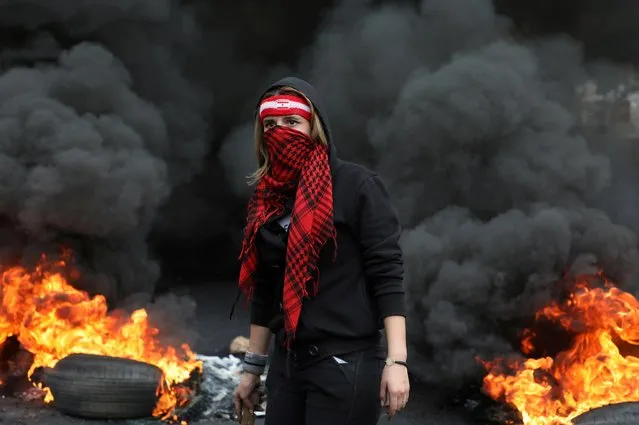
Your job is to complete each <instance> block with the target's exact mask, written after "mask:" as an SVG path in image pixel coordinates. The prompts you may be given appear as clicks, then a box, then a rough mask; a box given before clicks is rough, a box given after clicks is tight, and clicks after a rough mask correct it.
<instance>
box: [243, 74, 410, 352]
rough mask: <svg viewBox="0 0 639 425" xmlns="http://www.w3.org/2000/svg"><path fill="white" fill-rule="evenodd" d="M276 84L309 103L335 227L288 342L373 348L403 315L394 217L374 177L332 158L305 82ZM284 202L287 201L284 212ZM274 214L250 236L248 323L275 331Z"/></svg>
mask: <svg viewBox="0 0 639 425" xmlns="http://www.w3.org/2000/svg"><path fill="white" fill-rule="evenodd" d="M282 86H291V87H293V88H296V89H298V90H300V91H301V92H303V93H304V94H305V95H306V96H307V97H308V98H309V99H310V100H311V101H312V102H313V105H314V107H315V110H316V112H317V113H318V114H320V117H321V119H322V122H323V124H324V127H325V131H326V134H327V137H329V141H330V151H329V158H330V165H331V174H332V177H333V203H334V221H335V228H336V232H337V252H335V249H334V246H333V244H332V243H330V242H329V243H327V244H326V245H325V247H324V249H323V250H322V251H321V253H320V258H319V262H318V268H319V276H320V278H319V292H318V294H317V296H311V297H309V298H307V299H305V300H304V304H303V307H302V312H301V315H300V322H299V324H298V328H297V334H296V338H295V343H294V346H303V345H305V344H313V343H318V344H320V343H322V342H323V343H325V344H324V345H326V342H327V341H331V346H333V347H335V348H334V352H335V353H344V352H345V351H344V350H340V349H339V346H340V344H339V341H343V342H344V344H343V346H344V347H346V346H348V347H349V350H348V351H356V350H359V349H364V348H369V347H371V344H372V346H376V345H377V344H378V343H379V336H380V333H379V330H380V329H381V328H382V327H383V319H384V318H385V317H388V316H392V315H405V308H404V289H403V287H402V279H403V262H402V252H401V249H400V247H399V237H400V232H401V229H400V225H399V221H398V219H397V216H396V213H395V211H394V209H393V207H392V206H391V203H390V200H389V196H388V194H387V192H386V189H385V187H384V185H383V183H382V181H381V179H380V178H379V176H378V175H376V174H375V173H374V172H372V171H370V170H368V169H366V168H365V167H363V166H360V165H357V164H353V163H350V162H346V161H342V160H340V159H339V158H338V157H337V155H336V153H337V151H336V149H335V146H334V145H333V143H332V140H331V139H330V128H329V126H328V122H327V120H326V116H325V115H324V114H323V113H322V110H321V106H320V104H319V102H318V101H317V95H316V94H315V91H314V89H313V88H312V86H310V84H308V83H307V82H305V81H302V80H299V79H297V78H285V79H283V80H281V81H279V82H277V83H276V84H274V85H273V86H271V87H270V88H269V89H268V90H267V91H271V90H273V89H274V88H277V87H282ZM290 207H292V200H291V201H290V205H289V208H288V211H286V212H285V213H284V215H287V214H288V213H289V212H290ZM279 218H281V217H274V218H273V219H272V220H270V221H269V222H268V223H267V224H265V225H264V226H262V228H261V229H260V231H259V232H258V234H257V237H256V244H257V252H258V269H257V273H256V274H257V276H256V282H255V290H254V293H253V300H252V311H251V323H252V324H255V325H259V326H265V327H269V328H270V329H271V330H272V331H273V333H275V334H276V335H277V334H279V336H280V337H281V336H282V333H283V324H284V317H283V313H282V310H281V300H282V290H283V276H284V265H285V263H284V261H285V250H286V241H287V237H286V236H287V233H286V230H285V229H284V228H283V227H282V226H281V225H280V224H278V219H279ZM312 285H313V283H312V282H311V283H309V291H308V292H309V294H313V293H314V292H313V287H312ZM352 341H360V342H361V344H359V345H358V344H357V343H355V344H353V342H352ZM371 341H372V342H371ZM320 345H321V344H320ZM324 354H325V355H329V354H331V353H324ZM319 359H320V358H319V357H318V358H317V359H316V360H319Z"/></svg>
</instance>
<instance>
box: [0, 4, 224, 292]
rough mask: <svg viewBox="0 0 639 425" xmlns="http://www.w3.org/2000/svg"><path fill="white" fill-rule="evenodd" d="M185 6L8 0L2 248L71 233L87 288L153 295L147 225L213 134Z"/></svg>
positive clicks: (4, 13)
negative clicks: (194, 69)
mask: <svg viewBox="0 0 639 425" xmlns="http://www.w3.org/2000/svg"><path fill="white" fill-rule="evenodd" d="M187 12H188V11H187V10H185V9H180V8H178V4H177V3H176V2H173V1H170V0H146V1H133V2H132V1H128V0H122V1H115V2H114V1H110V2H95V1H72V2H69V1H49V0H47V1H28V0H22V1H11V2H3V4H2V5H0V28H2V30H3V34H4V35H5V36H4V37H3V45H4V48H3V49H2V54H0V62H1V64H2V67H3V70H4V72H3V73H2V74H0V128H1V130H2V131H1V135H0V163H1V164H2V167H1V168H2V171H0V173H1V177H0V194H1V196H0V198H2V199H1V201H0V215H2V217H3V218H4V219H5V220H6V221H5V222H4V223H3V227H4V229H3V233H6V234H7V235H13V236H11V237H8V238H4V239H3V248H4V251H3V254H2V255H3V258H4V259H8V258H19V257H21V256H22V257H23V259H25V260H29V259H34V258H36V256H35V255H34V254H33V253H34V252H42V250H44V251H50V252H55V251H57V248H58V245H59V244H60V243H64V244H65V245H67V246H70V247H72V248H73V250H74V253H75V255H76V257H77V259H78V261H79V266H80V267H81V268H82V270H83V274H82V278H81V280H80V281H79V282H77V284H78V285H80V286H81V287H82V288H85V289H88V290H90V291H91V292H99V293H102V294H104V295H106V296H107V297H108V298H109V299H110V300H111V301H120V300H122V299H123V298H126V297H129V296H132V295H134V294H138V295H136V297H139V296H140V295H139V294H146V295H145V297H146V298H148V297H149V296H150V295H151V294H152V292H153V288H154V286H155V284H156V282H157V280H158V278H159V276H160V267H159V264H158V263H157V262H156V261H155V260H153V259H152V258H151V256H150V254H149V249H148V246H147V243H146V239H147V237H148V234H149V231H150V230H151V227H152V225H153V223H154V220H156V218H157V214H158V211H159V208H160V207H161V206H162V205H163V204H164V203H165V202H166V200H167V199H168V196H169V194H170V193H171V191H172V190H173V189H174V188H175V187H176V186H177V185H179V184H182V183H184V182H187V181H189V180H190V179H191V178H192V176H193V175H194V174H196V173H197V172H198V171H199V170H200V169H201V168H202V163H203V159H204V156H205V154H206V152H207V149H208V143H209V141H208V137H209V134H208V125H209V124H208V113H209V108H210V106H211V104H212V98H211V96H210V94H209V92H207V91H204V90H201V87H202V86H201V85H199V83H198V80H197V79H196V78H193V77H192V76H191V75H190V74H189V67H188V61H189V60H190V58H191V56H192V55H193V54H194V49H193V48H191V47H190V46H192V45H196V44H197V43H196V41H198V40H199V39H200V36H201V34H200V28H199V27H198V26H197V25H196V23H195V21H194V20H193V18H192V16H191V15H190V14H189V13H187ZM25 235H26V236H25ZM16 241H19V242H20V243H16Z"/></svg>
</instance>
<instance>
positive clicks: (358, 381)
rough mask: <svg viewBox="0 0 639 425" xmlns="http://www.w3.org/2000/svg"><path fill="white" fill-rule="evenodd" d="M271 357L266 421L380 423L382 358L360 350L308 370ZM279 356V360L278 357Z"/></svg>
mask: <svg viewBox="0 0 639 425" xmlns="http://www.w3.org/2000/svg"><path fill="white" fill-rule="evenodd" d="M278 357H280V361H273V362H272V363H271V368H270V370H269V373H268V376H267V377H266V389H267V407H266V423H265V425H376V424H377V422H378V420H379V417H380V414H381V407H380V400H379V385H380V380H381V374H382V369H383V361H382V360H381V359H380V358H379V356H376V355H375V353H372V352H369V351H358V352H354V353H349V354H344V355H339V356H336V357H337V359H336V358H334V357H333V356H329V357H327V358H324V359H322V360H320V361H318V362H316V363H313V364H312V365H310V366H307V367H305V368H299V367H298V366H297V365H296V364H292V365H290V366H289V372H290V373H289V376H288V377H287V376H286V362H285V361H282V360H281V359H282V356H278ZM274 360H275V359H274Z"/></svg>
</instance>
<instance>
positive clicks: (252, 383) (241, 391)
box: [233, 372, 260, 423]
mask: <svg viewBox="0 0 639 425" xmlns="http://www.w3.org/2000/svg"><path fill="white" fill-rule="evenodd" d="M259 385H260V377H259V376H258V375H254V374H252V373H247V372H244V373H243V374H242V377H241V378H240V383H239V385H238V386H237V388H236V389H235V392H233V403H234V404H235V416H236V417H237V421H238V422H239V423H242V407H243V406H245V407H247V408H248V409H249V410H250V411H253V407H254V405H255V404H256V403H257V402H258V398H259V397H258V395H257V392H256V389H257V387H258V386H259Z"/></svg>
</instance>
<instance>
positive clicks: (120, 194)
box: [0, 0, 639, 385]
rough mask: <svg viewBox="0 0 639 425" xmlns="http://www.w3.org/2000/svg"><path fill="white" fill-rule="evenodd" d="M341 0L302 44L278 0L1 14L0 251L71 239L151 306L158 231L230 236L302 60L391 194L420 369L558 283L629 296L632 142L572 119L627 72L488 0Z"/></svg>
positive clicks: (101, 277) (97, 284) (97, 267)
mask: <svg viewBox="0 0 639 425" xmlns="http://www.w3.org/2000/svg"><path fill="white" fill-rule="evenodd" d="M328 3H330V2H328V1H327V2H316V3H315V2H314V3H313V4H312V7H317V8H321V7H324V6H326V5H328ZM333 3H335V5H334V7H332V8H331V9H330V10H328V13H326V14H325V15H323V16H324V20H323V21H322V22H321V23H320V24H319V27H318V28H317V29H316V32H315V33H314V36H315V38H314V39H311V37H310V36H311V35H313V34H312V31H311V30H309V28H311V29H312V28H313V27H312V25H314V24H316V22H315V21H316V16H318V15H317V14H310V13H307V12H306V11H305V12H304V13H301V12H300V16H298V17H296V19H289V24H290V25H291V26H292V25H297V26H298V27H299V28H295V29H291V32H293V33H295V34H296V35H297V36H296V37H295V39H294V40H292V39H291V37H290V34H289V33H283V32H281V31H280V32H278V31H277V30H271V26H272V22H275V21H276V20H277V16H276V15H277V13H280V11H281V10H282V7H280V6H282V5H281V4H279V3H278V5H279V6H278V7H273V6H271V5H270V3H269V5H270V6H268V7H266V6H265V7H264V8H263V9H259V10H257V9H255V8H256V7H258V6H256V3H255V2H251V7H250V8H251V10H252V11H253V13H251V14H249V13H247V12H246V11H244V9H243V7H244V6H243V3H241V2H239V3H234V4H235V5H236V7H231V6H229V7H228V8H225V9H224V10H222V9H220V10H213V9H212V8H211V6H210V4H209V2H205V1H201V2H199V1H192V2H184V4H179V3H178V2H176V1H170V0H139V1H126V0H121V1H110V2H96V1H88V0H84V1H74V2H70V1H63V0H60V1H51V0H47V1H45V0H37V1H36V0H15V1H12V2H4V3H3V4H2V5H0V28H1V29H2V30H3V31H5V30H6V31H7V32H8V33H9V34H13V33H15V34H13V35H12V37H15V38H16V40H12V39H11V37H5V38H4V39H3V40H4V41H3V43H6V46H5V48H4V49H3V50H2V51H1V52H0V65H1V66H2V69H3V73H2V74H0V128H2V130H3V131H2V132H1V133H0V134H1V135H0V163H2V165H3V166H2V167H1V168H0V169H1V170H2V171H0V173H1V178H0V195H2V196H0V215H2V217H3V219H4V220H5V221H4V222H2V223H1V224H0V235H1V236H2V241H3V246H4V247H6V249H4V250H2V251H0V257H2V258H1V259H2V260H3V261H4V260H5V259H8V258H12V257H15V256H18V257H23V258H26V259H32V258H37V257H38V255H39V253H41V252H42V251H43V250H45V251H48V250H51V247H52V246H53V247H55V246H57V244H58V243H59V242H64V243H65V244H67V245H69V246H71V247H72V248H73V250H74V252H75V253H76V254H77V255H78V256H79V257H80V260H81V263H82V265H83V266H84V272H85V273H84V274H83V276H84V279H83V280H84V281H83V282H80V283H81V284H82V285H84V287H87V288H89V289H91V290H93V291H95V292H100V293H103V294H105V295H107V296H108V297H109V298H111V299H117V300H120V299H122V298H125V297H128V298H129V300H128V301H129V302H135V303H139V302H142V301H146V300H147V298H148V296H149V295H148V294H150V293H151V292H152V288H153V286H154V285H155V283H156V282H157V279H158V277H159V276H160V267H159V265H158V263H157V262H155V261H153V260H152V258H151V254H150V253H149V247H148V244H147V238H148V236H149V232H150V231H151V229H153V230H154V232H155V234H156V237H157V235H161V236H163V237H167V238H169V239H170V240H171V241H182V242H184V241H186V240H199V241H205V242H206V243H207V244H209V245H206V246H207V249H209V248H210V252H211V254H212V253H213V252H214V251H215V250H216V247H215V246H212V245H210V244H211V242H210V240H211V238H213V237H219V236H220V235H223V236H228V237H230V239H231V240H232V241H233V242H234V243H235V245H236V246H237V242H238V240H237V238H238V237H240V235H241V233H240V226H241V223H242V214H241V212H243V210H244V201H245V199H246V197H247V196H248V194H249V193H250V188H248V187H247V186H246V185H245V179H244V178H245V176H246V175H247V174H249V173H250V172H251V171H252V170H253V167H254V162H253V161H254V160H253V158H254V154H253V148H252V144H251V140H250V138H251V133H252V122H251V118H252V113H253V109H254V106H255V100H256V97H257V95H258V94H259V90H260V88H261V87H263V86H264V85H266V84H267V83H269V82H270V81H272V80H274V79H277V78H279V77H281V76H282V75H286V74H289V73H290V72H291V69H292V70H294V71H295V72H296V73H298V74H301V76H303V77H306V78H308V79H310V80H311V81H312V82H313V83H314V84H315V85H316V87H317V88H318V89H319V91H320V93H322V95H323V97H324V101H325V104H326V106H327V112H328V115H329V119H330V121H331V123H332V129H333V133H334V136H335V142H336V144H337V146H338V151H339V152H340V154H341V155H342V156H344V157H345V158H348V159H353V160H356V161H358V162H362V163H364V164H366V165H368V166H370V167H372V168H374V169H376V170H378V171H379V172H380V173H381V174H382V175H383V176H384V178H385V179H386V181H387V183H388V186H389V188H390V191H391V193H392V195H393V197H394V202H395V204H396V206H397V209H398V212H399V214H400V217H401V219H402V221H403V223H404V225H405V228H406V231H405V234H404V238H403V242H402V243H403V247H404V250H405V255H406V268H407V270H406V273H407V275H406V286H407V291H408V298H407V301H408V304H409V309H410V316H409V323H410V336H411V344H412V346H413V348H414V349H415V350H416V351H415V353H414V354H411V355H412V356H413V355H414V356H419V358H420V359H421V361H420V362H419V365H420V366H421V368H420V369H421V373H422V375H423V376H424V377H426V378H428V379H431V380H434V381H437V382H439V383H444V384H450V385H459V384H462V383H464V382H466V381H467V378H469V377H475V376H477V374H478V372H479V371H478V368H477V363H476V362H475V360H474V359H473V357H474V356H476V355H485V356H491V355H493V354H497V355H504V354H508V353H509V352H512V351H514V350H515V349H516V348H514V346H513V344H512V343H513V340H514V337H515V336H516V333H517V331H518V330H520V329H521V327H522V325H523V324H524V323H525V322H526V321H528V320H529V319H530V318H531V316H532V313H533V312H534V311H535V309H536V308H537V307H539V306H540V305H541V304H543V303H545V302H547V301H548V300H549V299H552V298H553V297H557V296H558V294H559V293H560V292H561V289H562V277H563V276H565V275H566V274H568V275H570V274H577V273H580V272H583V271H590V270H593V269H595V268H603V269H604V270H605V272H606V273H607V274H608V275H610V276H611V277H613V278H615V279H617V280H618V281H619V283H620V284H622V285H625V286H626V287H630V288H634V287H635V283H636V281H634V280H633V279H632V278H631V276H632V274H633V272H634V271H635V270H636V267H635V266H636V264H637V251H636V246H637V241H636V236H635V233H634V232H632V231H631V230H629V228H630V229H633V230H635V231H636V230H639V221H638V220H636V214H635V213H634V212H635V211H637V210H639V208H637V207H636V205H637V203H636V202H634V201H633V199H635V197H631V196H630V195H631V194H633V187H634V182H636V181H637V180H636V178H637V177H638V176H637V175H636V171H634V167H633V166H632V164H630V163H629V162H628V157H629V156H630V155H627V154H623V153H620V152H631V150H632V148H631V147H630V146H629V145H628V144H627V143H626V144H622V143H624V142H622V141H620V140H619V139H617V138H615V137H614V136H611V135H609V134H606V135H602V134H597V135H595V136H593V135H592V134H588V135H586V136H583V135H580V134H579V132H578V131H576V129H575V124H576V120H577V117H578V115H577V113H576V111H575V106H576V104H575V96H574V88H575V85H576V84H578V83H581V82H583V81H585V80H586V79H588V78H591V77H596V79H598V80H599V81H601V82H604V83H606V84H607V85H609V87H610V88H614V87H615V84H616V81H617V80H618V79H619V78H620V76H621V75H623V74H624V71H623V69H622V68H619V67H616V66H614V65H611V64H608V63H605V62H601V61H598V62H596V63H589V62H586V63H584V56H583V53H582V48H581V46H580V45H579V43H577V42H575V41H574V40H571V39H570V38H569V37H566V36H562V37H552V38H545V39H532V38H527V39H516V38H515V37H514V36H512V33H513V31H512V27H511V26H510V24H509V20H508V19H506V18H504V17H502V16H499V15H498V14H497V13H495V11H494V9H493V7H492V5H491V2H489V1H487V0H454V1H451V0H424V1H422V2H413V1H410V2H409V1H402V2H399V1H397V2H372V1H364V0H352V1H348V0H344V1H340V2H333ZM309 7H311V6H309ZM286 10H287V11H290V10H291V9H290V8H288V9H286ZM269 13H272V14H274V15H273V16H271V15H269ZM599 15H600V14H597V16H599ZM239 21H241V22H242V23H241V24H238V23H237V22H239ZM267 24H268V25H267ZM15 29H19V31H14V30H15ZM304 31H306V33H305V32H304ZM582 31H583V30H582ZM579 32H580V31H577V30H575V31H573V33H579ZM25 33H26V34H25ZM307 33H308V34H307ZM256 40H259V41H260V42H261V44H260V43H256ZM304 46H305V48H304V49H302V47H304ZM300 51H301V54H300ZM34 62H35V63H37V65H36V66H33V63H34ZM212 95H214V98H213V96H212ZM620 146H623V147H624V149H626V150H620V149H618V147H620ZM209 147H210V157H208V158H206V159H205V156H206V154H207V150H208V149H207V148H209ZM193 179H195V180H193ZM633 196H634V195H633ZM167 202H168V204H167ZM621 225H623V226H621ZM16 229H17V230H18V231H16ZM228 248H229V246H228V245H224V249H223V250H224V252H231V251H232V250H231V249H228ZM211 254H209V251H207V254H206V255H207V258H208V257H209V256H211ZM232 257H235V255H232V256H230V257H229V258H227V257H224V259H222V260H220V261H218V263H219V265H220V266H221V265H222V264H223V263H231V261H226V260H227V259H230V258H232ZM213 258H214V257H213ZM209 260H210V259H208V260H207V262H206V267H210V266H209V262H208V261H209ZM192 309H193V307H192V304H190V303H189V301H188V300H184V299H175V298H167V299H165V300H164V301H162V302H161V303H160V304H157V308H155V310H153V309H152V311H155V312H156V317H157V318H158V320H159V321H167V320H170V318H169V316H171V317H175V316H176V315H178V314H174V315H173V314H172V315H169V316H166V318H165V319H166V320H165V319H163V318H162V314H159V313H158V312H165V313H166V312H176V311H190V310H192ZM167 314H168V313H167ZM169 333H171V332H169Z"/></svg>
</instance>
